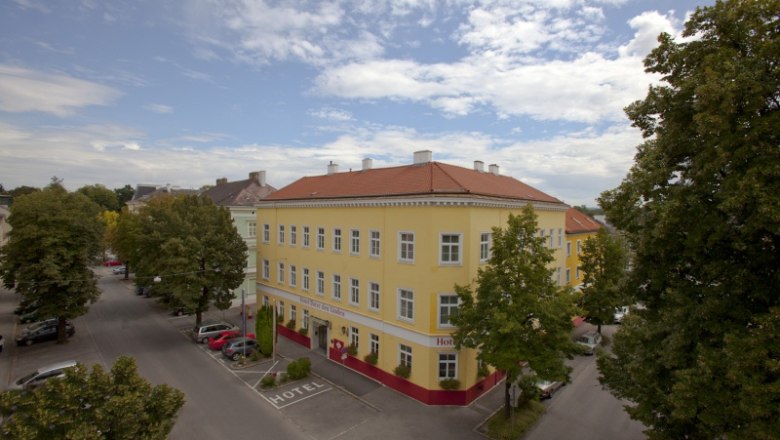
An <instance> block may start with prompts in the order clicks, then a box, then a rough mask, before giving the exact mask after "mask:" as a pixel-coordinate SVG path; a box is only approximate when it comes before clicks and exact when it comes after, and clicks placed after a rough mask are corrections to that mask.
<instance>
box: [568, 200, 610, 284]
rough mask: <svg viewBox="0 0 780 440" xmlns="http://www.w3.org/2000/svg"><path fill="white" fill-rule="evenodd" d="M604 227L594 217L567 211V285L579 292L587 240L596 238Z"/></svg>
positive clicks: (575, 211)
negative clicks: (582, 261)
mask: <svg viewBox="0 0 780 440" xmlns="http://www.w3.org/2000/svg"><path fill="white" fill-rule="evenodd" d="M602 227H603V225H602V224H601V223H599V222H598V221H596V220H595V219H594V218H593V217H591V216H589V215H587V214H585V213H583V212H581V211H579V210H578V209H576V208H569V209H568V210H567V211H566V273H565V283H566V284H567V285H569V286H571V287H573V288H575V289H577V290H579V289H580V287H582V281H583V279H584V277H583V272H582V270H580V256H581V255H582V252H583V249H584V248H583V246H585V240H587V239H588V238H590V237H595V236H596V234H598V232H599V230H600V229H601V228H602Z"/></svg>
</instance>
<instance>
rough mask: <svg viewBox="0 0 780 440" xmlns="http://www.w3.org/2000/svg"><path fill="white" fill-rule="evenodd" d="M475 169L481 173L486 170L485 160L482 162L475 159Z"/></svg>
mask: <svg viewBox="0 0 780 440" xmlns="http://www.w3.org/2000/svg"><path fill="white" fill-rule="evenodd" d="M474 170H475V171H479V172H480V173H484V172H485V162H482V161H481V160H475V161H474Z"/></svg>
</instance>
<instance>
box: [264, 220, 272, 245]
mask: <svg viewBox="0 0 780 440" xmlns="http://www.w3.org/2000/svg"><path fill="white" fill-rule="evenodd" d="M270 242H271V225H269V224H268V223H263V243H270Z"/></svg>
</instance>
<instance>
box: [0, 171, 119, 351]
mask: <svg viewBox="0 0 780 440" xmlns="http://www.w3.org/2000/svg"><path fill="white" fill-rule="evenodd" d="M99 214H100V207H99V206H98V205H96V204H95V203H93V202H92V201H91V200H89V199H88V198H87V197H85V196H84V195H82V194H79V193H68V192H67V191H65V189H63V188H62V186H60V185H57V184H52V185H50V186H49V187H47V188H46V189H44V190H43V191H38V192H33V193H30V194H27V195H24V196H21V197H19V198H17V199H16V200H15V201H14V204H13V205H12V206H11V215H10V216H9V218H8V223H10V224H11V227H12V230H11V232H10V233H9V241H8V243H6V245H5V246H3V247H2V248H0V276H1V277H2V279H3V283H4V285H5V286H6V287H7V288H9V289H10V288H15V289H16V292H17V293H20V294H21V295H22V296H23V297H24V299H25V300H29V301H36V302H37V303H38V305H39V309H38V311H39V314H40V315H41V316H44V317H46V316H52V317H55V316H56V317H59V318H60V322H59V335H58V342H59V343H64V342H66V341H67V336H66V334H65V320H66V319H70V318H75V317H77V316H80V315H83V314H84V313H86V311H87V304H88V303H90V302H93V301H95V300H96V299H97V298H98V296H99V295H100V291H99V290H98V287H97V283H96V279H95V275H94V274H93V273H92V271H91V270H90V266H91V263H92V261H93V259H94V258H95V257H96V256H98V255H99V254H100V251H101V249H102V244H101V242H102V239H103V223H102V222H101V221H100V219H99Z"/></svg>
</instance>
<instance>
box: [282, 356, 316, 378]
mask: <svg viewBox="0 0 780 440" xmlns="http://www.w3.org/2000/svg"><path fill="white" fill-rule="evenodd" d="M309 372H311V361H310V360H309V358H307V357H302V358H298V359H296V360H294V361H292V362H290V364H289V365H287V377H289V378H290V380H298V379H303V378H304V377H306V376H308V375H309Z"/></svg>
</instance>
